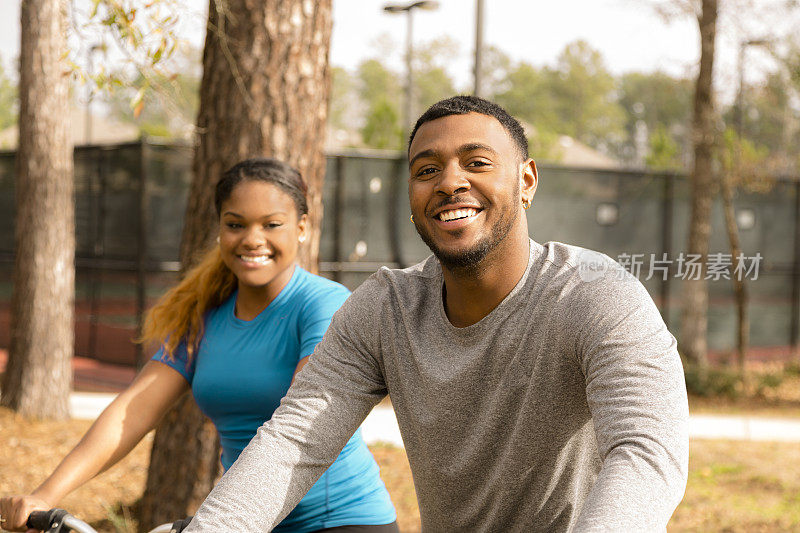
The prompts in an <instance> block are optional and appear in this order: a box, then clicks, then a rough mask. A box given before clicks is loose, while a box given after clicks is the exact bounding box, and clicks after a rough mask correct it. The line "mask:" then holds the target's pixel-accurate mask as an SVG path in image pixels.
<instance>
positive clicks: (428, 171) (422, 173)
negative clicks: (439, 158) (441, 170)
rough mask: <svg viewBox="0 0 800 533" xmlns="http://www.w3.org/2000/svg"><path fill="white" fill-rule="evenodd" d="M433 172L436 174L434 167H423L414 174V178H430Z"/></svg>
mask: <svg viewBox="0 0 800 533" xmlns="http://www.w3.org/2000/svg"><path fill="white" fill-rule="evenodd" d="M434 172H436V169H435V168H434V167H425V168H423V169H420V170H419V171H417V173H416V174H414V177H417V178H423V177H425V176H430V175H431V174H433V173H434Z"/></svg>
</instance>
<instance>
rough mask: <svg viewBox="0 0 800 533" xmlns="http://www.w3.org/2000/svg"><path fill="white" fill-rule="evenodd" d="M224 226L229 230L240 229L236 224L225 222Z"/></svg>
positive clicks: (239, 225)
mask: <svg viewBox="0 0 800 533" xmlns="http://www.w3.org/2000/svg"><path fill="white" fill-rule="evenodd" d="M225 225H226V226H228V227H229V228H231V229H239V228H241V227H242V225H241V224H239V223H238V222H226V223H225Z"/></svg>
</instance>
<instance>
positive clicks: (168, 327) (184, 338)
mask: <svg viewBox="0 0 800 533" xmlns="http://www.w3.org/2000/svg"><path fill="white" fill-rule="evenodd" d="M250 181H263V182H265V183H270V184H273V185H276V186H278V187H280V188H281V190H283V191H284V192H285V193H286V194H288V195H289V197H290V198H291V199H292V200H293V201H294V204H295V207H296V208H297V215H298V217H300V216H302V215H305V214H307V213H308V202H307V201H306V190H307V189H306V184H305V182H304V181H303V177H302V176H301V175H300V172H298V171H297V170H296V169H294V168H293V167H291V166H289V165H287V164H286V163H283V162H281V161H278V160H276V159H269V158H254V159H247V160H245V161H242V162H240V163H237V164H236V165H234V166H233V167H231V168H230V169H228V170H227V171H226V172H225V173H224V174H223V175H222V178H220V180H219V182H217V186H216V189H215V194H214V206H215V207H216V209H217V215H218V216H219V214H220V213H221V211H222V204H223V203H225V202H226V201H227V200H228V199H229V198H230V196H231V193H232V192H233V190H234V189H235V188H236V186H237V185H239V184H240V183H243V182H250ZM236 281H237V280H236V276H234V275H233V272H231V270H230V269H229V268H228V266H227V265H226V264H225V262H224V261H223V260H222V255H221V253H220V250H219V246H218V245H215V246H213V247H212V248H211V249H210V250H208V251H207V252H206V254H205V255H204V256H203V257H202V259H201V260H200V262H199V263H198V264H197V266H195V267H194V268H192V269H191V270H190V271H189V272H188V273H187V274H186V276H185V277H184V278H183V279H182V280H181V281H180V282H179V283H178V284H177V285H176V286H175V287H173V288H171V289H170V290H169V291H167V293H166V294H164V296H162V297H161V299H159V301H158V302H157V303H156V305H155V306H153V307H152V308H151V309H150V310H149V311H148V312H147V315H146V317H145V323H144V328H143V331H142V338H141V339H140V340H141V342H157V343H159V344H161V346H162V347H163V349H164V352H165V354H166V355H167V356H168V357H172V356H173V355H174V354H175V350H176V349H177V348H178V346H179V345H180V344H181V342H185V343H186V351H187V353H188V355H189V360H191V358H192V357H194V354H195V352H196V351H197V348H198V346H199V344H200V340H201V338H202V337H203V321H204V318H205V314H206V312H208V311H209V310H210V309H213V308H214V307H219V306H220V305H222V302H224V301H225V300H226V299H227V298H228V297H229V296H230V295H231V294H232V293H233V291H234V289H235V288H236Z"/></svg>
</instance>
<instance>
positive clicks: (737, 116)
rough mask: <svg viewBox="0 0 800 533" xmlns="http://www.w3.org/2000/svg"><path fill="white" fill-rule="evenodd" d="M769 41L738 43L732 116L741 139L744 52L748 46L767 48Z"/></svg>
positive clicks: (742, 125)
mask: <svg viewBox="0 0 800 533" xmlns="http://www.w3.org/2000/svg"><path fill="white" fill-rule="evenodd" d="M770 44H771V41H770V40H769V39H750V40H747V41H740V42H739V93H738V94H737V95H736V114H735V115H734V127H735V128H736V134H737V135H738V136H739V137H740V138H741V136H742V132H743V130H744V60H745V50H747V47H748V46H769V45H770Z"/></svg>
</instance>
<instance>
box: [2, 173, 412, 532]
mask: <svg viewBox="0 0 800 533" xmlns="http://www.w3.org/2000/svg"><path fill="white" fill-rule="evenodd" d="M215 206H216V209H217V214H218V215H219V237H218V239H217V242H218V245H216V246H214V247H213V248H212V249H211V250H210V251H209V252H208V253H207V255H206V256H205V257H204V258H203V260H202V261H201V262H200V263H199V265H198V266H197V267H195V268H194V269H193V270H192V271H190V272H189V273H188V274H187V276H186V277H185V278H184V279H183V281H181V282H180V283H179V284H178V285H177V286H176V287H174V288H173V289H171V290H170V291H169V292H168V293H167V294H165V295H164V297H163V298H162V299H161V300H160V301H159V302H158V304H156V306H155V307H154V308H153V309H152V310H151V311H150V312H149V313H148V317H147V321H146V325H145V332H144V336H143V337H144V339H145V340H150V341H153V340H155V341H158V342H159V343H160V344H161V346H162V347H161V349H160V350H159V351H158V353H156V355H155V356H154V357H153V360H152V361H150V362H149V363H148V364H147V365H145V367H144V368H143V369H142V371H141V373H140V374H139V375H138V376H137V378H136V380H135V381H134V382H133V383H132V384H131V385H130V387H129V388H128V389H127V390H125V391H124V392H122V393H121V394H120V395H119V396H118V397H117V398H116V399H115V400H114V402H112V403H111V405H109V407H108V408H107V409H106V410H105V411H104V412H103V413H102V414H101V415H100V417H98V419H97V421H96V422H95V423H94V424H93V425H92V427H91V428H90V429H89V431H88V432H87V434H86V436H84V438H83V439H82V440H81V442H80V443H79V444H78V445H77V446H76V447H75V449H73V450H72V451H71V452H70V453H69V454H68V455H67V456H66V457H65V458H64V460H63V461H62V462H61V464H59V466H58V467H57V468H56V470H55V471H54V472H53V473H52V474H51V475H50V477H48V478H47V479H46V480H45V481H44V482H43V483H42V484H41V485H40V486H39V487H38V488H37V489H36V490H35V491H33V493H32V494H31V495H30V496H18V497H10V498H2V499H0V513H2V516H3V517H4V518H6V523H5V524H4V527H7V528H9V527H10V528H15V529H16V530H20V531H24V530H25V529H24V528H23V524H24V520H25V518H26V517H27V516H28V514H29V513H30V512H31V511H34V510H40V509H49V508H51V507H53V506H55V505H56V503H57V502H58V501H59V500H60V499H61V498H62V497H63V496H65V495H66V494H68V493H69V492H71V491H72V490H74V489H76V488H77V487H78V486H80V485H81V484H83V483H84V482H86V481H88V480H89V479H91V478H93V477H94V476H95V475H97V474H98V473H100V472H102V471H104V470H105V469H107V468H109V467H110V466H111V465H113V464H114V463H116V462H117V461H119V460H120V459H121V458H122V457H124V456H125V455H126V454H127V453H128V452H129V451H130V450H131V449H133V447H134V446H135V445H136V444H137V443H138V442H139V441H140V440H141V439H142V438H143V437H144V435H145V434H147V432H149V431H150V430H151V429H152V428H154V427H155V425H156V424H157V423H158V421H159V420H160V418H161V417H162V415H163V414H164V413H165V412H166V411H167V410H168V409H169V407H170V406H171V405H172V404H173V403H174V402H175V401H176V400H177V399H178V398H179V397H180V396H181V395H182V394H183V393H184V392H185V390H186V389H187V388H189V387H191V390H192V393H193V394H194V397H195V399H196V400H197V403H198V405H199V406H200V408H201V409H202V410H203V412H204V413H205V414H206V415H208V417H209V418H211V420H212V421H213V422H214V424H215V426H216V428H217V430H218V432H219V435H220V442H221V445H222V456H221V462H222V466H223V467H224V468H225V470H227V469H228V468H229V467H230V466H231V465H232V464H233V462H234V461H235V460H236V458H237V457H238V456H239V454H240V453H241V451H242V450H243V449H244V447H245V446H246V445H247V443H248V442H249V441H250V439H251V438H252V437H253V435H255V432H256V430H257V429H258V427H259V426H261V425H262V424H263V423H264V422H265V421H266V420H268V419H269V418H270V417H271V416H272V413H273V411H274V410H275V409H276V408H277V407H278V405H279V404H280V400H281V398H282V397H283V396H284V395H285V393H286V391H287V390H288V388H289V385H290V384H291V381H292V379H293V376H294V374H296V373H297V372H298V371H300V369H301V368H302V367H303V365H304V364H305V362H306V361H307V359H308V357H309V356H310V355H311V353H312V352H313V350H314V347H315V346H316V344H317V343H318V342H319V341H320V340H321V339H322V335H323V334H324V333H325V330H326V329H327V327H328V324H329V323H330V320H331V317H332V316H333V313H334V312H335V311H336V310H337V309H338V308H339V306H340V305H341V304H342V303H343V302H344V300H345V299H346V298H347V296H348V295H349V291H348V290H347V289H346V288H345V287H343V286H341V285H339V284H337V283H334V282H332V281H329V280H327V279H324V278H321V277H319V276H315V275H313V274H310V273H309V272H306V271H305V270H303V269H302V268H300V267H299V266H297V265H295V260H296V257H297V251H298V247H299V245H300V244H301V243H302V242H303V241H305V239H306V237H307V232H308V216H307V213H308V207H307V203H306V187H305V183H304V182H303V180H302V178H301V176H300V174H299V173H298V172H297V171H296V170H295V169H293V168H292V167H290V166H288V165H286V164H284V163H281V162H279V161H276V160H273V159H250V160H246V161H243V162H241V163H239V164H237V165H236V166H234V167H233V168H231V169H230V170H228V171H227V172H226V173H225V174H224V175H223V177H222V179H221V180H220V181H219V183H218V184H217V187H216V191H215ZM130 412H135V413H136V415H137V416H136V417H130V416H126V414H127V413H130ZM395 519H396V515H395V511H394V507H393V506H392V503H391V500H390V499H389V495H388V493H387V492H386V488H385V486H384V484H383V482H382V481H381V479H380V477H379V475H378V465H377V464H376V463H375V460H374V458H373V457H372V455H371V454H370V452H369V450H368V449H367V447H366V445H365V444H364V441H363V439H362V438H361V434H360V430H359V431H356V433H355V434H354V435H353V437H352V438H351V439H350V441H349V442H348V443H347V444H346V445H345V447H344V449H343V450H342V452H341V453H340V455H339V457H338V458H337V459H336V461H335V462H334V463H333V464H332V465H331V466H330V468H329V469H328V470H327V471H326V472H325V473H324V474H323V475H322V477H320V479H319V480H318V481H317V483H316V484H314V486H313V487H312V488H311V490H309V492H308V493H307V494H306V496H305V497H304V498H303V499H302V500H301V501H300V503H299V504H298V505H297V507H295V509H294V510H292V511H291V512H290V513H289V515H288V516H287V517H286V518H285V519H284V520H283V522H282V523H281V524H280V525H279V526H278V527H277V528H276V529H275V531H293V532H299V533H304V532H311V531H320V530H325V531H332V532H347V531H360V532H371V531H375V532H384V533H389V532H396V531H397V525H396V522H395ZM12 530H14V529H12Z"/></svg>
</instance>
